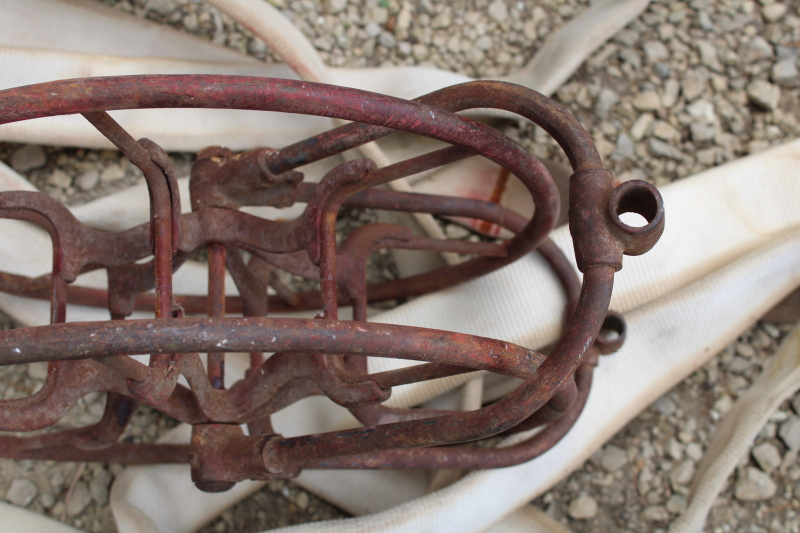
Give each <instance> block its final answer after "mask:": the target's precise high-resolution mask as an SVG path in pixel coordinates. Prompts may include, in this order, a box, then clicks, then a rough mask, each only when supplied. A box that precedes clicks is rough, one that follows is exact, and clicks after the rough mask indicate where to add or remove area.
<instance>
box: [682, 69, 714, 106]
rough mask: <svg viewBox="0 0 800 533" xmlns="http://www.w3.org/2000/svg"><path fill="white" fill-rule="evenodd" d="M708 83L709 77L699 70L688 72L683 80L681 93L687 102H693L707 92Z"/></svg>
mask: <svg viewBox="0 0 800 533" xmlns="http://www.w3.org/2000/svg"><path fill="white" fill-rule="evenodd" d="M707 82H708V75H707V74H706V73H705V72H704V71H702V70H698V69H694V70H690V71H688V72H686V75H685V76H684V77H683V79H682V80H681V92H682V93H683V97H684V98H686V101H687V102H692V101H694V100H695V99H697V98H698V97H699V96H700V95H702V94H703V93H704V92H705V90H706V83H707Z"/></svg>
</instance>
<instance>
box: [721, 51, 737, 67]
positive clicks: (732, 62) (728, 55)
mask: <svg viewBox="0 0 800 533" xmlns="http://www.w3.org/2000/svg"><path fill="white" fill-rule="evenodd" d="M717 57H718V58H719V60H720V62H721V63H722V64H723V65H727V66H729V67H736V66H738V65H739V54H737V53H736V52H734V51H733V50H731V49H730V48H725V47H722V48H719V49H718V50H717Z"/></svg>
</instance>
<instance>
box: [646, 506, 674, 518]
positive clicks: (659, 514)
mask: <svg viewBox="0 0 800 533" xmlns="http://www.w3.org/2000/svg"><path fill="white" fill-rule="evenodd" d="M642 520H644V521H645V522H666V521H667V520H669V511H667V509H666V508H665V507H664V506H663V505H651V506H649V507H645V509H644V511H642Z"/></svg>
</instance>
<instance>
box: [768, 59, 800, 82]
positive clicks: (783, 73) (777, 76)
mask: <svg viewBox="0 0 800 533" xmlns="http://www.w3.org/2000/svg"><path fill="white" fill-rule="evenodd" d="M796 77H797V64H796V61H795V60H794V59H782V60H780V61H778V62H777V63H775V64H774V65H772V70H771V71H770V78H772V81H774V82H775V83H780V82H782V81H789V80H793V79H794V78H796Z"/></svg>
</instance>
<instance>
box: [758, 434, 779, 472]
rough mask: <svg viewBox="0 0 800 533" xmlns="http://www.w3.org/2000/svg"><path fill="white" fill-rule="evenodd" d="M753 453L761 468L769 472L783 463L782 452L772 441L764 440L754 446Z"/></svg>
mask: <svg viewBox="0 0 800 533" xmlns="http://www.w3.org/2000/svg"><path fill="white" fill-rule="evenodd" d="M751 453H752V454H753V459H755V461H756V463H758V466H759V467H760V468H761V470H763V471H764V472H766V473H767V474H771V473H772V471H773V470H775V469H776V468H778V466H780V464H781V454H780V452H779V451H778V448H776V447H775V445H773V444H772V443H770V442H764V443H761V444H759V445H758V446H754V447H753V449H752V451H751Z"/></svg>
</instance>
